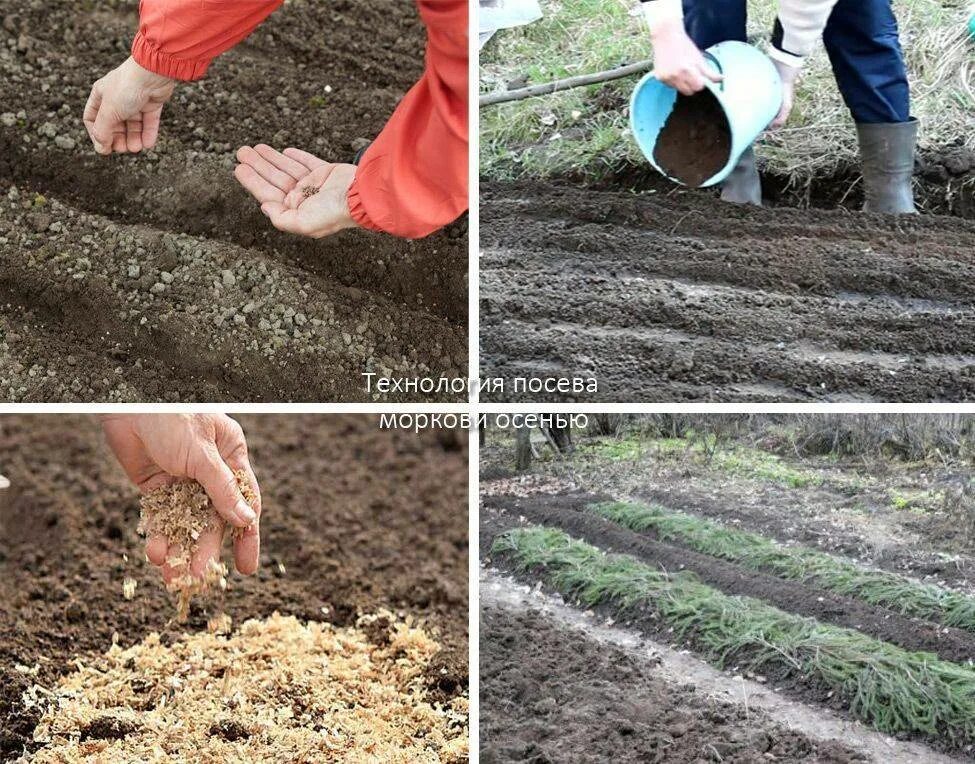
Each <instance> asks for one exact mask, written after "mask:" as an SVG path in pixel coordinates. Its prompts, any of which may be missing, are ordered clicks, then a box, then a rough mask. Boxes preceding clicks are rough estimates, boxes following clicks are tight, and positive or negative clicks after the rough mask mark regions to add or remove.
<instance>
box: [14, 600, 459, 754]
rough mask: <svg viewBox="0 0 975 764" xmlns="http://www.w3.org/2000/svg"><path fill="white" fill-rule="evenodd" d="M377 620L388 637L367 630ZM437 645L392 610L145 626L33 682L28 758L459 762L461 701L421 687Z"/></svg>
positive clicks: (28, 696) (27, 696) (28, 699)
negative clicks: (171, 632) (200, 627)
mask: <svg viewBox="0 0 975 764" xmlns="http://www.w3.org/2000/svg"><path fill="white" fill-rule="evenodd" d="M375 620H383V621H387V622H389V623H390V628H389V640H388V642H387V643H386V644H383V645H376V644H374V643H373V642H371V641H370V639H369V637H368V636H367V635H366V632H365V630H364V629H365V628H366V627H368V625H369V624H370V623H372V622H374V621H375ZM439 650H440V646H439V645H438V644H437V642H436V641H434V640H433V639H432V638H431V637H430V636H429V635H428V634H427V633H426V632H425V631H424V630H423V629H422V628H419V627H418V626H416V625H414V623H413V621H412V620H411V619H406V620H403V619H399V618H396V617H395V616H394V615H393V614H392V613H390V612H389V611H384V612H381V613H379V614H377V615H375V616H361V617H360V618H359V619H358V621H357V623H356V624H355V625H353V626H348V627H345V628H339V627H336V626H334V625H332V624H326V623H318V622H314V621H312V622H308V623H303V622H302V621H300V620H298V619H297V618H294V617H292V616H281V615H279V614H278V613H274V614H273V615H272V616H271V617H270V618H268V619H266V620H264V619H252V620H249V621H247V622H245V623H244V624H243V625H242V626H241V627H240V629H239V631H238V632H237V633H236V634H233V635H231V636H223V635H219V634H214V633H210V632H201V633H197V634H194V635H184V636H183V638H182V639H181V640H179V641H176V642H174V643H173V644H170V645H164V644H163V643H162V642H161V640H160V636H159V634H158V633H152V634H149V635H148V636H147V637H146V638H145V639H144V640H142V642H139V643H137V644H135V645H133V646H132V647H129V648H122V647H120V646H119V645H117V644H114V645H113V646H112V647H111V649H109V651H108V652H107V653H106V654H105V655H104V656H102V657H101V658H99V659H96V660H95V661H93V662H91V663H84V662H81V661H80V660H79V662H78V668H77V670H75V671H74V672H72V673H71V674H69V675H67V676H65V677H64V678H63V679H61V680H60V682H59V683H58V686H57V687H56V688H55V689H54V690H53V691H49V690H47V689H46V688H42V687H40V686H38V685H34V686H32V687H31V688H29V689H28V690H27V692H26V693H25V703H26V704H27V705H28V706H30V705H39V706H41V707H42V708H43V709H44V712H43V715H42V717H41V720H40V722H39V724H38V725H37V728H36V729H35V731H34V740H35V741H36V742H39V743H42V744H43V745H42V747H41V748H40V750H39V751H38V752H37V753H36V754H35V756H34V757H33V761H35V762H39V763H42V762H59V763H60V762H68V763H70V762H80V761H89V760H91V757H99V760H106V761H149V760H154V759H156V758H157V757H165V758H166V759H167V761H201V760H205V761H231V760H234V761H239V760H245V761H310V760H318V761H323V760H335V759H341V760H343V761H350V762H358V761H396V762H399V761H402V762H407V761H419V762H450V761H460V760H463V759H466V757H467V748H468V731H467V726H468V702H467V699H466V698H465V697H464V696H463V695H460V694H458V695H457V696H455V697H453V698H451V699H450V700H448V701H447V702H445V703H442V704H441V703H435V702H433V701H431V700H430V699H429V698H428V697H427V690H426V688H425V676H426V673H427V671H428V669H429V667H430V664H431V662H432V660H433V658H434V656H435V655H436V654H437V653H438V651H439Z"/></svg>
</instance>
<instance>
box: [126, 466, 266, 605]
mask: <svg viewBox="0 0 975 764" xmlns="http://www.w3.org/2000/svg"><path fill="white" fill-rule="evenodd" d="M234 477H235V478H236V479H237V487H238V488H239V489H240V492H241V495H242V496H243V497H244V500H245V501H246V502H247V503H248V504H249V505H250V506H251V507H255V506H256V503H257V496H256V495H255V493H254V491H253V489H252V488H251V486H250V482H249V481H248V479H247V474H246V473H245V472H244V471H243V470H237V471H235V472H234ZM220 522H221V521H220V518H219V516H218V515H217V512H216V510H215V509H214V508H213V504H212V503H211V501H210V497H209V496H207V493H206V491H205V490H204V488H203V486H202V485H200V484H199V483H198V482H196V481H195V480H182V481H178V482H175V483H171V484H169V485H164V486H161V487H159V488H157V489H156V490H154V491H152V492H151V493H149V494H146V495H145V496H143V497H142V501H141V518H140V521H139V531H140V532H141V533H145V534H146V535H147V536H149V537H152V536H165V537H166V539H168V541H169V553H168V555H167V557H166V564H167V565H169V566H170V567H171V568H173V569H174V570H176V571H177V575H176V576H174V577H173V578H172V580H171V581H170V582H169V583H168V584H167V586H166V588H167V589H168V590H169V591H170V592H173V593H175V594H176V595H177V602H176V618H177V620H178V621H179V622H180V623H183V622H185V621H186V618H187V616H188V615H189V611H190V601H191V600H192V599H193V597H196V596H199V595H203V594H206V593H207V592H209V591H211V590H212V589H214V588H218V589H220V590H221V591H222V590H224V589H226V588H227V566H226V565H224V564H223V563H222V562H220V561H219V560H209V561H208V562H207V566H206V569H205V570H204V572H203V576H202V578H201V577H197V576H194V575H193V574H192V573H191V572H190V570H189V565H190V561H191V560H192V559H193V555H194V554H196V551H197V548H198V547H199V539H200V536H201V535H202V534H203V533H204V531H206V530H207V529H208V528H211V527H214V526H216V525H218V524H219V523H220ZM246 531H247V528H236V527H234V528H232V529H231V531H230V536H231V538H233V539H235V540H236V539H239V538H241V537H242V536H243V534H244V533H245V532H246Z"/></svg>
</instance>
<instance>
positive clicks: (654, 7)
mask: <svg viewBox="0 0 975 764" xmlns="http://www.w3.org/2000/svg"><path fill="white" fill-rule="evenodd" d="M640 8H641V10H642V11H643V17H644V18H645V19H646V20H647V25H648V26H649V27H650V29H651V30H653V29H655V28H656V27H657V25H658V24H659V23H660V22H661V21H665V20H667V19H678V20H680V19H683V18H684V6H683V4H682V3H681V0H640Z"/></svg>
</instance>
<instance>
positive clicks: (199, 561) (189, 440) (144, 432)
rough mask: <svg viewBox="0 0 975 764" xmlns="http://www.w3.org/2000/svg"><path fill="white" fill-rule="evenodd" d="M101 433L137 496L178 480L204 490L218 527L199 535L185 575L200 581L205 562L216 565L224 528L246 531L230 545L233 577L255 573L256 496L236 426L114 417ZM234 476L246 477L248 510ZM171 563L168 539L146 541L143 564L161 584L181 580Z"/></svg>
mask: <svg viewBox="0 0 975 764" xmlns="http://www.w3.org/2000/svg"><path fill="white" fill-rule="evenodd" d="M102 427H103V429H104V431H105V438H106V440H107V441H108V445H109V446H110V447H111V449H112V451H113V452H114V453H115V456H116V458H117V459H118V460H119V463H120V464H121V465H122V469H124V470H125V473H126V474H127V475H128V476H129V479H131V480H132V482H133V483H135V484H136V486H138V488H139V490H140V491H141V492H142V493H143V494H147V493H151V492H152V491H154V490H155V489H157V488H159V487H160V486H163V485H167V484H169V483H173V482H175V481H176V480H177V479H179V478H189V479H191V480H196V481H197V482H199V483H200V484H201V485H202V486H203V488H204V489H205V490H206V492H207V495H208V496H209V497H210V501H211V502H213V506H214V509H216V511H217V514H218V515H219V517H220V518H221V519H220V522H218V523H217V524H216V526H215V527H210V528H207V529H206V530H205V531H204V532H203V534H201V536H200V538H199V546H198V548H197V551H196V554H195V555H194V556H193V559H192V560H191V561H190V573H192V574H193V575H194V576H196V577H197V578H203V577H204V575H205V573H206V570H207V565H208V563H209V561H210V560H215V561H218V560H219V559H220V548H221V546H222V545H223V531H224V521H226V522H228V523H230V524H231V525H234V526H236V527H238V528H245V529H246V530H244V532H243V535H242V536H241V537H240V538H239V539H237V540H236V541H235V542H234V564H235V565H236V567H237V570H238V571H240V572H241V573H243V574H245V575H249V574H251V573H253V572H254V571H256V570H257V563H258V554H259V552H260V530H259V524H260V515H261V493H260V488H259V486H258V484H257V478H256V477H255V476H254V471H253V470H252V469H251V465H250V461H249V459H248V457H247V442H246V441H245V440H244V432H243V430H241V428H240V425H239V424H237V422H235V421H234V420H233V419H231V418H230V417H228V416H226V415H224V414H113V415H107V416H104V417H102ZM235 470H242V471H243V472H244V474H245V475H246V476H247V480H248V482H249V483H250V486H251V489H252V490H253V491H254V495H255V496H256V497H257V501H256V506H255V507H253V508H251V507H250V505H248V504H247V502H246V501H245V499H244V497H243V496H242V495H241V492H240V490H239V489H238V487H237V480H236V478H235V477H234V474H233V473H234V471H235ZM170 556H176V554H175V550H173V554H172V555H170V548H169V541H168V539H166V538H165V537H163V536H153V537H150V538H149V539H148V540H147V542H146V557H148V558H149V562H151V563H152V564H153V565H156V566H157V567H161V568H162V574H163V578H164V579H165V581H166V583H167V584H168V583H169V582H170V581H172V579H173V578H175V577H176V576H177V575H179V573H180V571H178V570H174V569H173V568H172V567H171V566H169V565H167V564H166V560H167V558H169V557H170Z"/></svg>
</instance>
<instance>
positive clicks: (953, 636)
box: [486, 495, 975, 663]
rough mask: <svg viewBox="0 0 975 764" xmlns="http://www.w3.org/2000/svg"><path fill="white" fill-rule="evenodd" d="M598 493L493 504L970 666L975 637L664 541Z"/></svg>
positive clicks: (734, 591)
mask: <svg viewBox="0 0 975 764" xmlns="http://www.w3.org/2000/svg"><path fill="white" fill-rule="evenodd" d="M594 500H596V499H595V497H593V496H586V495H576V496H572V497H567V496H561V497H552V498H542V497H536V498H532V499H514V498H510V497H507V498H506V497H492V498H490V499H489V500H488V501H487V502H486V503H487V505H488V506H491V507H496V508H500V509H503V510H504V511H506V512H508V513H510V514H511V515H516V516H523V517H525V518H526V519H527V520H528V521H529V522H531V523H534V524H538V525H549V526H555V527H558V528H561V529H562V530H564V531H566V532H567V533H569V534H570V535H572V536H575V537H576V538H579V539H581V540H584V541H587V542H589V543H591V544H594V545H596V546H598V547H600V548H602V549H606V550H607V551H612V552H619V553H622V554H629V555H632V556H634V557H637V558H639V559H641V560H643V561H646V562H649V563H651V564H653V565H654V566H657V567H660V568H662V569H664V570H666V571H670V572H677V571H679V570H680V571H682V570H689V571H691V572H693V573H695V574H696V575H697V576H698V577H699V578H700V579H701V580H702V581H704V582H705V583H707V584H710V585H711V586H714V587H715V588H717V589H719V590H721V591H722V592H724V593H726V594H731V595H742V596H748V597H754V598H756V599H760V600H763V601H765V602H767V603H769V604H771V605H774V606H775V607H778V608H779V609H781V610H784V611H786V612H791V613H797V614H799V615H803V616H809V617H813V618H816V619H817V620H820V621H823V622H828V623H834V624H836V625H838V626H844V627H846V628H850V629H855V630H857V631H860V632H862V633H864V634H867V635H869V636H872V637H874V638H876V639H880V640H882V641H885V642H889V643H891V644H895V645H898V646H900V647H903V648H905V649H908V650H917V651H927V652H932V653H935V654H936V655H939V656H940V657H942V658H944V659H946V660H951V661H955V662H958V663H964V662H965V661H968V660H971V659H972V658H973V657H975V635H972V634H969V633H967V632H965V631H963V630H961V629H955V628H951V627H939V626H936V625H934V624H930V623H927V622H926V621H922V620H920V619H917V618H910V617H907V616H903V615H900V614H899V613H896V612H894V611H891V610H887V609H885V608H881V607H874V606H872V605H869V604H867V603H864V602H861V601H859V600H856V599H854V598H851V597H844V596H841V595H838V594H835V593H833V592H830V591H829V590H826V589H821V588H819V587H816V586H814V585H806V584H803V583H800V582H796V581H789V580H786V579H782V578H777V577H775V576H771V575H766V574H763V573H759V572H755V571H751V570H749V569H747V568H744V567H742V566H739V565H735V564H734V563H729V562H725V561H723V560H720V559H717V558H714V557H710V556H708V555H704V554H701V553H699V552H695V551H694V550H692V549H690V548H688V547H686V546H684V545H681V544H680V543H679V542H676V541H668V542H662V541H658V540H656V539H655V538H653V537H652V535H650V534H646V533H645V534H639V533H634V532H633V531H631V530H629V529H627V528H623V527H622V526H619V525H616V524H615V523H612V522H610V521H608V520H605V519H604V518H602V517H599V516H598V515H596V514H593V513H591V512H587V511H586V510H585V505H586V504H588V503H591V502H592V501H594Z"/></svg>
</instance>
